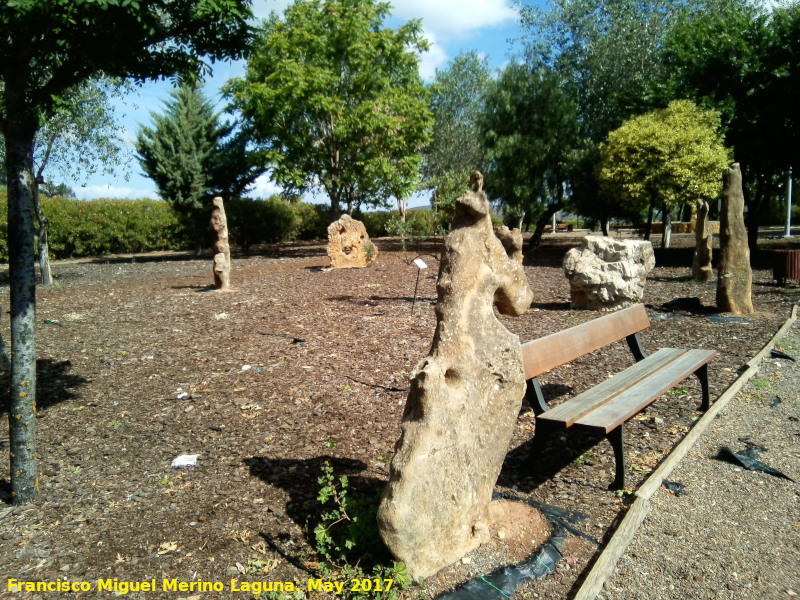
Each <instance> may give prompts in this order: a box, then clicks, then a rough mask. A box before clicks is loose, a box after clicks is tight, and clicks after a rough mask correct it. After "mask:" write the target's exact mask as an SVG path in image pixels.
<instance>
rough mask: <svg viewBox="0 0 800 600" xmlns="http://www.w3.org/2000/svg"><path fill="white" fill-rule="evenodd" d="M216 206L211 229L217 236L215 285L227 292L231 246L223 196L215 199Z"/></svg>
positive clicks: (229, 277)
mask: <svg viewBox="0 0 800 600" xmlns="http://www.w3.org/2000/svg"><path fill="white" fill-rule="evenodd" d="M213 203H214V208H213V209H211V229H213V230H214V233H215V234H216V236H217V239H216V240H214V266H213V272H214V287H215V288H217V289H218V290H219V291H221V292H227V291H228V290H230V287H231V247H230V245H229V244H228V218H227V217H226V216H225V206H224V205H223V203H222V198H220V197H219V196H217V197H216V198H214V200H213Z"/></svg>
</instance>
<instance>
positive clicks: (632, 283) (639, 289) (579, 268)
mask: <svg viewBox="0 0 800 600" xmlns="http://www.w3.org/2000/svg"><path fill="white" fill-rule="evenodd" d="M655 264H656V260H655V256H654V255H653V245H652V244H651V243H650V242H646V241H641V240H615V239H612V238H609V237H600V236H595V235H588V236H586V237H585V238H583V245H582V246H581V247H580V248H572V249H571V250H570V251H569V252H567V254H566V255H565V256H564V273H565V274H566V276H567V279H569V285H570V296H571V304H572V308H588V309H592V310H616V309H617V308H623V307H626V306H631V305H633V304H637V303H639V302H641V301H642V296H643V295H644V284H645V282H646V280H647V274H648V273H650V271H652V270H653V267H655Z"/></svg>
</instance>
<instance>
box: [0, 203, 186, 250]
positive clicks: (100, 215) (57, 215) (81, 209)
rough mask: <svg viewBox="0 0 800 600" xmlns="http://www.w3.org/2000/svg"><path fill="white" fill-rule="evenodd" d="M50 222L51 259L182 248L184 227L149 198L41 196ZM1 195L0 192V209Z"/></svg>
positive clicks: (1, 233) (0, 227)
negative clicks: (91, 199)
mask: <svg viewBox="0 0 800 600" xmlns="http://www.w3.org/2000/svg"><path fill="white" fill-rule="evenodd" d="M40 202H41V203H42V210H44V212H45V213H46V214H47V215H48V218H49V221H50V235H49V246H50V253H51V255H52V257H53V258H71V257H78V256H102V255H105V254H117V253H133V252H145V251H151V250H178V249H183V248H186V247H187V244H188V242H189V237H188V232H187V230H186V228H185V227H184V226H183V225H182V224H181V222H180V219H179V218H178V215H176V214H175V212H174V211H173V210H172V209H171V208H170V207H169V205H168V204H167V203H166V202H158V201H153V200H93V201H90V202H86V201H79V200H69V199H66V198H60V197H55V198H47V197H43V198H41V199H40ZM5 210H6V195H5V194H0V214H4V213H5ZM6 240H7V224H6V223H2V224H0V260H2V261H4V262H5V261H8V259H9V256H8V246H7V245H6Z"/></svg>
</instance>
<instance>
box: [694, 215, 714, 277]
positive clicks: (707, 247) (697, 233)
mask: <svg viewBox="0 0 800 600" xmlns="http://www.w3.org/2000/svg"><path fill="white" fill-rule="evenodd" d="M712 245H713V238H712V237H711V231H710V230H709V228H708V202H703V203H702V204H701V205H700V206H699V207H698V208H697V220H696V221H695V225H694V262H693V263H692V277H693V278H694V279H696V280H697V281H711V280H712V279H714V271H713V269H712V268H711V248H712Z"/></svg>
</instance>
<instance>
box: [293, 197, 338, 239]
mask: <svg viewBox="0 0 800 600" xmlns="http://www.w3.org/2000/svg"><path fill="white" fill-rule="evenodd" d="M291 206H292V211H293V212H294V215H295V218H296V219H297V221H296V224H295V229H294V231H293V233H292V235H291V239H293V240H323V239H328V225H329V224H330V220H331V219H330V211H329V209H327V208H326V207H325V206H323V205H321V204H309V203H306V202H297V203H295V204H292V205H291Z"/></svg>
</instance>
